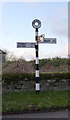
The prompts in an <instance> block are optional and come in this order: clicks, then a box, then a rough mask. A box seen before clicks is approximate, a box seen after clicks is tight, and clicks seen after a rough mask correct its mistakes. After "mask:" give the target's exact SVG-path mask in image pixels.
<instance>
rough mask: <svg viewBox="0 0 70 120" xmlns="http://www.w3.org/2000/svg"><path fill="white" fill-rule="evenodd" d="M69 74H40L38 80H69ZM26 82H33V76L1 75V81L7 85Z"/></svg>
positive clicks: (21, 74)
mask: <svg viewBox="0 0 70 120" xmlns="http://www.w3.org/2000/svg"><path fill="white" fill-rule="evenodd" d="M69 78H70V73H40V78H39V80H48V79H69ZM25 79H26V80H28V81H35V74H26V73H25V74H23V73H19V74H3V76H2V80H4V81H5V82H6V83H7V84H10V83H11V82H13V83H17V82H19V81H20V80H21V81H24V80H25Z"/></svg>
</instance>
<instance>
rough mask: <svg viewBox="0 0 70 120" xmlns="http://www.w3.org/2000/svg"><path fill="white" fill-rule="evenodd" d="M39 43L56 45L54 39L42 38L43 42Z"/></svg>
mask: <svg viewBox="0 0 70 120" xmlns="http://www.w3.org/2000/svg"><path fill="white" fill-rule="evenodd" d="M39 43H51V44H56V38H44V39H43V42H39Z"/></svg>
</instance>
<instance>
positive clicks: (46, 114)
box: [2, 110, 68, 120]
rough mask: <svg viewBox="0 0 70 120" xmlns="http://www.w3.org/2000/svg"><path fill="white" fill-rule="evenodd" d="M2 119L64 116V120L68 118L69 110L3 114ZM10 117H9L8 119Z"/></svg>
mask: <svg viewBox="0 0 70 120" xmlns="http://www.w3.org/2000/svg"><path fill="white" fill-rule="evenodd" d="M2 118H3V119H2V120H9V119H10V118H11V119H13V118H15V119H17V120H18V118H36V119H34V120H37V118H63V120H65V118H66V120H67V118H68V110H60V111H55V112H39V113H24V114H14V115H3V116H2ZM7 118H8V119H7Z"/></svg>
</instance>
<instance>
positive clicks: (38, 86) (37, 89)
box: [36, 83, 40, 92]
mask: <svg viewBox="0 0 70 120" xmlns="http://www.w3.org/2000/svg"><path fill="white" fill-rule="evenodd" d="M36 92H40V84H39V83H36Z"/></svg>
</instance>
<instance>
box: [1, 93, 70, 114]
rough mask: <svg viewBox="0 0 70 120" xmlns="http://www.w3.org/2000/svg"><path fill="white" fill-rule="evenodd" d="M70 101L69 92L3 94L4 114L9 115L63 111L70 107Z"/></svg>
mask: <svg viewBox="0 0 70 120" xmlns="http://www.w3.org/2000/svg"><path fill="white" fill-rule="evenodd" d="M69 97H70V96H69ZM68 99H69V98H68V91H55V92H54V91H52V92H50V91H44V92H39V93H36V92H10V93H6V94H3V98H2V106H3V109H2V110H3V111H2V112H3V114H8V113H23V112H25V111H37V110H48V109H52V108H53V109H54V108H60V109H61V108H66V107H69V106H70V103H69V102H68Z"/></svg>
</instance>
